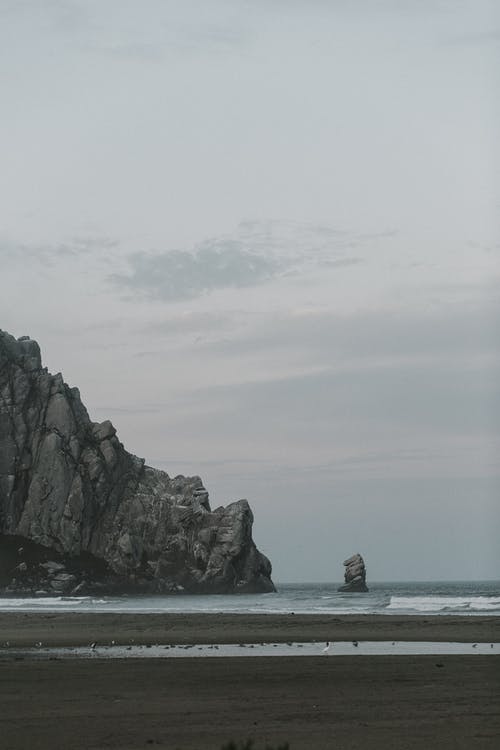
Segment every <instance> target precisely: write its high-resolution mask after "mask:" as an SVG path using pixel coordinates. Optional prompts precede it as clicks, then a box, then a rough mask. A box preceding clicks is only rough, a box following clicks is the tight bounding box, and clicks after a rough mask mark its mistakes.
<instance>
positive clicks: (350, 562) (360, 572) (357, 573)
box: [338, 552, 368, 593]
mask: <svg viewBox="0 0 500 750" xmlns="http://www.w3.org/2000/svg"><path fill="white" fill-rule="evenodd" d="M344 565H345V573H344V581H345V583H344V585H343V586H340V587H339V589H338V590H339V591H344V592H350V591H352V592H362V593H366V592H367V591H368V587H367V585H366V568H365V561H364V560H363V558H362V557H361V555H360V554H359V552H358V553H357V554H356V555H353V556H352V557H349V558H348V559H347V560H344Z"/></svg>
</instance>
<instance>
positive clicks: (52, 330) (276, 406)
mask: <svg viewBox="0 0 500 750" xmlns="http://www.w3.org/2000/svg"><path fill="white" fill-rule="evenodd" d="M499 71H500V6H499V5H498V3H497V2H496V1H495V0H449V1H448V0H432V1H431V0H359V1H358V2H355V3H354V2H351V1H348V0H252V1H251V2H250V0H248V1H247V0H196V1H195V0H140V1H139V0H43V1H42V0H40V1H39V2H36V1H35V0H0V91H1V108H2V114H1V117H0V164H1V170H0V206H1V211H0V274H1V290H2V292H1V296H0V327H1V328H2V329H3V330H6V331H8V332H9V333H12V334H14V335H16V336H21V335H30V336H31V337H33V338H35V339H37V340H38V341H39V343H40V345H41V348H42V353H43V359H44V363H45V365H46V366H47V367H48V368H49V370H51V371H52V372H59V371H61V372H62V373H63V375H64V378H65V380H66V381H67V382H68V383H69V384H70V385H71V386H74V385H77V386H78V387H79V388H80V391H81V394H82V399H83V401H84V403H85V404H86V406H87V408H88V410H89V413H90V416H91V418H92V419H94V420H95V421H102V420H104V419H106V418H110V419H111V420H112V421H113V423H114V425H115V426H116V428H117V430H118V434H119V437H120V439H121V440H122V441H123V443H124V444H125V446H126V447H127V449H128V450H130V451H131V452H133V453H135V454H137V455H139V456H141V457H144V458H145V459H146V461H147V463H148V464H150V465H152V466H156V467H159V468H162V469H164V470H166V471H168V473H169V474H170V475H171V476H175V475H176V474H185V475H193V474H198V475H200V476H201V477H202V479H203V481H204V483H205V486H206V487H207V489H208V490H209V492H210V501H211V504H212V507H217V506H218V505H225V504H227V503H228V502H230V501H232V500H234V499H239V498H241V497H246V498H248V500H249V502H250V504H251V507H252V509H253V511H254V515H255V524H254V538H255V541H256V543H257V545H258V546H259V548H260V549H261V550H262V551H263V552H265V553H266V554H267V555H268V556H269V557H270V559H271V561H272V563H273V567H274V578H275V580H276V581H278V582H279V581H339V580H341V578H342V576H343V567H342V561H343V560H344V559H345V558H346V557H348V556H350V555H351V554H353V553H355V552H361V553H362V554H363V555H364V557H365V560H366V564H367V568H368V580H370V579H371V580H378V581H384V580H385V581H389V580H460V579H464V580H465V579H468V580H474V579H483V578H490V579H498V578H500V573H499V571H500V545H499V544H498V538H499V532H500V503H499V500H500V377H499V375H500V347H499V343H500V340H499V335H498V331H499V323H500V314H499V313H500V292H499V289H500V287H499V280H500V236H499V235H500V232H499V209H500V179H499V178H500V170H499V167H500V158H499V146H498V122H499V89H500V86H499V84H500V74H499Z"/></svg>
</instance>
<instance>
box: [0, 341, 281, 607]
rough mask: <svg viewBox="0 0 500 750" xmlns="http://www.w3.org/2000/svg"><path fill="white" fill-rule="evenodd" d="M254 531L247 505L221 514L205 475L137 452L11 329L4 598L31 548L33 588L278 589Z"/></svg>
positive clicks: (5, 367) (1, 429)
mask: <svg viewBox="0 0 500 750" xmlns="http://www.w3.org/2000/svg"><path fill="white" fill-rule="evenodd" d="M252 524H253V514H252V511H251V509H250V506H249V504H248V502H247V501H246V500H238V501H236V502H233V503H231V504H230V505H228V506H227V507H226V508H223V507H219V508H217V509H216V510H212V509H211V507H210V502H209V494H208V491H207V490H206V489H205V487H204V486H203V483H202V481H201V479H200V477H198V476H192V477H184V476H177V477H174V478H172V477H170V476H169V475H168V474H167V473H166V472H164V471H160V470H159V469H154V468H152V467H150V466H147V465H146V464H145V461H144V459H142V458H138V457H137V456H134V455H133V454H131V453H129V452H128V451H126V450H125V448H124V446H123V445H122V443H121V442H120V440H119V438H118V436H117V434H116V430H115V428H114V426H113V425H112V423H111V422H110V421H109V420H106V421H104V422H101V423H94V422H92V421H91V419H90V417H89V415H88V412H87V410H86V408H85V406H84V405H83V403H82V401H81V398H80V393H79V390H78V389H77V388H70V387H69V386H68V385H66V383H65V382H64V380H63V377H62V375H61V374H60V373H58V374H56V375H51V374H50V373H49V372H48V371H47V369H46V368H44V367H42V361H41V355H40V347H39V346H38V344H37V343H36V342H35V341H32V340H31V339H30V338H29V337H21V338H20V339H15V338H14V337H13V336H10V335H9V334H7V333H5V332H3V331H0V590H1V588H2V583H3V588H4V590H8V591H9V592H11V591H12V590H13V587H12V585H11V584H12V581H11V578H14V577H15V572H14V568H15V566H16V565H19V556H20V555H21V553H19V554H18V552H17V550H21V549H22V550H23V552H22V557H23V561H24V562H25V564H26V568H24V566H23V570H22V571H21V572H22V573H23V578H24V580H23V585H22V590H23V592H24V591H26V588H27V587H28V588H29V587H30V586H31V587H32V589H33V593H35V591H36V590H39V589H44V588H46V587H47V586H50V587H51V588H52V589H53V590H54V589H56V590H61V591H67V590H69V589H71V590H75V589H78V587H79V586H80V583H84V587H82V588H84V589H85V590H86V591H90V590H91V589H92V585H96V586H99V591H100V593H103V592H104V591H106V590H108V591H117V590H123V591H131V590H133V591H147V592H154V591H158V592H161V591H164V592H165V591H185V592H192V593H196V592H204V593H236V592H243V591H244V592H249V591H255V592H261V591H264V592H265V591H274V586H273V583H272V580H271V564H270V562H269V560H268V559H267V558H266V557H265V556H264V555H263V554H262V553H261V552H259V550H258V549H257V547H256V546H255V543H254V541H253V539H252ZM9 539H11V540H12V545H14V540H15V546H12V545H10V546H9ZM27 543H28V544H27ZM2 547H3V549H4V554H2ZM11 547H12V555H11V553H10V549H11ZM1 566H3V570H2V569H1ZM9 566H11V567H9ZM18 573H19V571H18ZM14 589H15V586H14ZM78 590H80V589H78Z"/></svg>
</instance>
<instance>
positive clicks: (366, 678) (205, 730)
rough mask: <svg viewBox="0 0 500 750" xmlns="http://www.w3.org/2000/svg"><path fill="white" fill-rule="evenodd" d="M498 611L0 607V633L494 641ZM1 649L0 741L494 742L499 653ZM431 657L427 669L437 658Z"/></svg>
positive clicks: (18, 640)
mask: <svg viewBox="0 0 500 750" xmlns="http://www.w3.org/2000/svg"><path fill="white" fill-rule="evenodd" d="M499 621H500V618H476V617H468V618H456V617H450V618H448V617H443V618H441V617H433V618H425V619H423V618H418V617H415V618H413V617H411V618H406V617H383V616H381V617H368V616H365V617H338V618H333V617H323V616H320V617H306V616H282V617H277V616H247V615H236V616H230V615H202V616H195V615H147V616H137V615H112V614H106V615H101V614H99V615H95V614H92V615H88V614H83V613H82V614H78V615H68V614H65V613H58V614H55V615H51V614H50V615H49V614H41V613H39V614H29V615H27V614H23V613H15V614H10V613H9V614H2V615H0V643H5V641H7V640H9V641H11V643H12V645H13V646H17V647H20V646H23V645H28V646H32V645H33V643H34V642H35V641H36V640H41V641H42V642H44V644H47V645H48V644H52V645H78V644H88V643H89V642H90V641H92V640H98V641H100V642H101V643H106V642H110V641H111V640H115V641H116V642H117V643H131V642H135V643H136V644H141V643H148V642H161V643H183V642H184V643H186V642H192V643H195V642H197V643H206V642H214V643H217V642H219V643H224V642H225V643H231V642H238V641H247V642H250V641H253V642H259V641H263V640H272V641H286V640H298V641H300V640H302V641H312V640H314V639H316V640H332V639H333V640H335V639H337V640H344V639H346V640H348V639H350V638H357V639H358V640H362V639H363V638H364V639H366V640H368V639H370V640H375V639H379V640H392V639H394V640H395V639H398V640H461V641H470V640H474V641H485V640H490V641H493V640H495V641H498V640H499V639H498V634H499V625H500V622H499ZM9 651H11V649H10V648H2V650H1V658H0V748H1V749H2V750H29V749H32V750H37V749H38V748H44V749H45V748H55V749H56V750H58V749H59V748H61V750H63V749H64V750H68V749H69V748H71V750H81V749H83V748H88V749H91V748H92V749H94V748H114V749H116V750H118V749H120V750H128V749H129V748H147V747H163V748H168V749H169V750H175V749H176V748H178V749H179V750H191V749H192V750H194V749H196V750H219V748H220V747H221V746H222V745H223V744H224V743H227V742H229V741H230V740H238V741H243V740H245V739H247V738H251V739H253V740H254V741H255V745H254V749H255V750H264V748H265V747H266V745H274V746H275V745H277V744H278V743H280V742H281V743H282V742H285V741H288V742H289V743H290V750H351V749H352V750H354V749H356V750H358V749H359V750H370V749H371V748H373V749H375V748H377V749H378V748H384V750H405V748H426V750H433V749H434V748H436V749H439V750H441V749H443V750H451V749H452V748H453V750H457V749H459V750H460V749H462V748H463V750H469V748H487V749H489V748H492V749H493V748H495V749H496V748H497V747H499V746H500V710H499V706H500V656H482V655H478V654H474V655H470V656H443V657H436V656H355V657H351V656H318V657H273V658H265V657H252V658H248V657H246V658H245V657H243V658H239V657H236V658H217V659H190V658H186V659H161V660H160V659H158V660H155V659H129V660H127V659H119V660H105V659H99V658H98V657H92V658H89V659H52V660H49V659H47V658H44V659H39V660H37V659H33V658H27V657H25V658H24V659H21V660H19V659H15V657H14V655H11V656H9ZM438 665H439V666H438Z"/></svg>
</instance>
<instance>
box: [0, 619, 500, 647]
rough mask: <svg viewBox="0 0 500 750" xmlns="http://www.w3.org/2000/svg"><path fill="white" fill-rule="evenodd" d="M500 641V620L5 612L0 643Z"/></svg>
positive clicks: (28, 645) (24, 644)
mask: <svg viewBox="0 0 500 750" xmlns="http://www.w3.org/2000/svg"><path fill="white" fill-rule="evenodd" d="M354 639H356V640H365V641H367V640H370V641H392V640H394V641H395V640H399V641H463V642H468V643H470V642H474V641H484V642H486V641H489V642H499V641H500V617H476V616H474V617H454V616H445V617H418V616H399V615H391V616H386V615H379V616H376V615H343V616H333V615H291V614H290V615H262V614H225V613H224V614H181V613H175V614H130V613H126V614H123V613H120V614H115V613H111V612H99V613H92V612H81V613H80V612H0V646H1V645H2V644H3V643H5V642H7V641H8V642H9V643H10V645H11V646H15V647H30V646H33V645H34V644H35V643H37V642H39V641H42V642H43V644H44V645H45V646H86V645H88V644H89V643H91V642H94V641H96V642H97V643H99V644H101V645H107V644H110V643H111V642H112V641H114V642H115V643H116V644H123V645H129V644H134V645H139V644H145V645H147V644H150V645H154V644H155V643H170V644H178V643H200V644H202V643H260V642H276V643H280V642H281V643H285V642H287V641H302V642H306V641H332V640H335V641H349V640H354Z"/></svg>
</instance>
